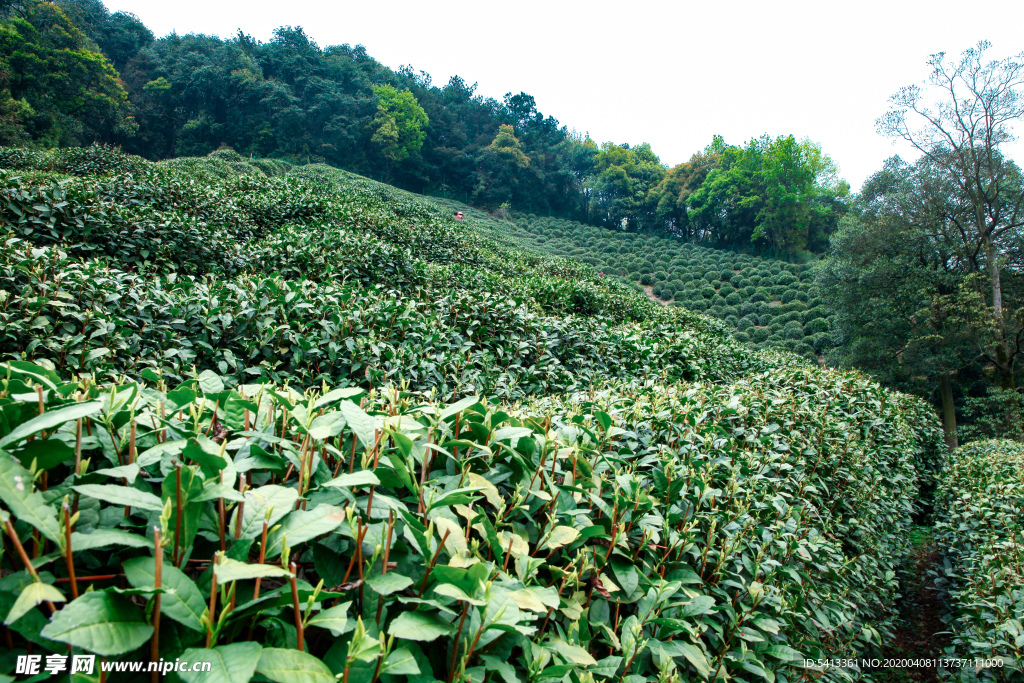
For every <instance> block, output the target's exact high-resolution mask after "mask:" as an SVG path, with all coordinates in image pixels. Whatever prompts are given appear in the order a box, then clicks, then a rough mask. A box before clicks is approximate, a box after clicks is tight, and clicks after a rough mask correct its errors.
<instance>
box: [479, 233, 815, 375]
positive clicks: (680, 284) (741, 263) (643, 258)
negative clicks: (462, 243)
mask: <svg viewBox="0 0 1024 683" xmlns="http://www.w3.org/2000/svg"><path fill="white" fill-rule="evenodd" d="M495 229H499V230H500V229H503V230H504V231H505V232H507V233H509V234H511V235H515V236H516V237H517V238H519V240H520V243H521V244H523V245H525V246H529V247H532V248H535V249H539V250H541V251H544V252H547V253H551V254H555V255H559V256H565V257H568V258H575V259H579V260H581V261H583V262H584V263H589V264H590V265H592V266H593V267H594V268H595V269H596V270H599V271H602V272H604V274H605V275H617V276H620V277H623V278H625V279H626V280H629V281H631V282H637V283H639V284H641V285H644V286H650V287H651V294H652V295H653V296H654V297H656V298H658V299H660V300H662V301H663V302H671V303H672V304H673V305H677V306H683V307H686V308H688V309H690V310H694V311H700V312H704V313H707V314H709V315H712V316H714V317H716V318H719V319H721V320H724V321H726V322H728V323H729V324H730V325H731V326H732V327H733V328H735V329H736V330H737V338H738V339H740V340H741V341H744V342H750V343H753V344H754V345H755V346H758V347H762V348H765V347H773V348H782V349H787V350H790V351H794V352H796V353H798V354H800V355H805V356H807V357H808V358H811V359H813V360H816V359H817V357H818V356H819V355H821V354H823V353H824V351H826V350H827V349H828V348H830V347H831V346H832V344H833V342H832V339H831V336H830V335H829V334H828V331H829V325H828V320H829V317H830V315H831V313H830V311H829V310H828V309H827V308H825V307H824V306H823V305H822V302H821V300H820V298H819V296H818V292H817V289H816V287H815V284H814V273H813V269H812V268H811V266H810V264H792V263H786V262H782V261H776V260H772V259H767V258H760V257H756V256H749V255H746V254H737V253H734V252H729V251H722V250H717V249H710V248H707V247H703V246H699V245H694V244H690V243H684V242H681V241H680V240H677V239H674V238H672V237H670V236H666V235H650V234H643V233H622V232H616V231H611V230H607V229H603V228H596V227H593V226H589V225H584V224H581V223H576V222H570V221H564V220H558V219H545V218H537V217H535V216H527V217H514V218H513V219H511V220H509V221H507V222H505V223H504V226H503V228H495Z"/></svg>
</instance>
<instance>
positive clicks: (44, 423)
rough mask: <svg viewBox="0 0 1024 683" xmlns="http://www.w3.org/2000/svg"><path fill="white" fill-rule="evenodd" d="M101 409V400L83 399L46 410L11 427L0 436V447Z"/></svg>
mask: <svg viewBox="0 0 1024 683" xmlns="http://www.w3.org/2000/svg"><path fill="white" fill-rule="evenodd" d="M102 409H103V402H102V401H83V402H81V403H73V404H71V405H67V406H62V407H60V408H57V409H56V410H48V411H46V412H45V413H43V414H42V415H40V416H39V417H35V418H33V419H31V420H29V421H28V422H23V423H22V424H20V425H18V426H17V427H15V428H14V429H12V430H11V432H10V434H8V435H7V436H5V437H3V438H0V448H6V447H7V446H9V445H10V444H14V443H18V442H19V441H22V440H24V439H27V438H28V437H30V436H32V435H33V434H36V433H38V432H41V431H44V430H48V429H53V428H54V427H59V426H60V425H62V424H64V423H65V422H71V421H72V420H78V419H80V418H83V417H88V416H90V415H95V414H96V413H98V412H100V410H102Z"/></svg>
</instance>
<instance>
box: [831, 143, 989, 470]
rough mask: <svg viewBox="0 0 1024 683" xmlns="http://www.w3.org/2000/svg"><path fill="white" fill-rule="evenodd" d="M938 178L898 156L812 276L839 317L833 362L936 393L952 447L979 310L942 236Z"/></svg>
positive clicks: (943, 197) (944, 193)
mask: <svg viewBox="0 0 1024 683" xmlns="http://www.w3.org/2000/svg"><path fill="white" fill-rule="evenodd" d="M934 180H935V178H934V174H933V173H932V172H931V170H930V168H929V164H928V163H927V160H925V161H923V162H919V163H917V164H915V165H913V166H911V165H908V164H906V163H904V162H903V161H901V160H900V159H899V158H898V157H897V158H894V159H890V160H889V161H887V162H886V165H885V168H884V169H883V170H882V171H879V172H878V173H876V174H874V175H873V176H871V177H870V178H869V179H868V180H867V181H866V182H865V183H864V187H863V189H862V191H861V194H860V196H859V197H857V199H856V201H855V202H854V209H855V210H854V211H853V212H852V213H851V214H850V215H847V216H845V217H844V218H843V219H842V221H841V222H840V226H839V229H838V230H837V231H836V233H835V234H833V235H832V238H831V249H830V251H829V253H828V255H827V257H826V258H825V259H824V260H823V261H821V262H820V263H819V264H818V272H817V279H818V286H819V288H820V290H821V292H822V295H823V298H824V299H825V300H826V301H827V302H828V304H829V307H830V308H831V309H832V310H833V311H834V312H835V313H834V316H833V319H832V330H833V334H834V336H835V340H836V342H837V346H836V348H834V349H833V351H832V352H831V353H830V356H831V358H830V361H831V362H832V363H834V364H836V365H844V366H852V367H859V368H862V369H864V370H867V371H868V372H871V373H872V374H874V375H876V376H878V377H879V378H880V379H881V380H883V381H885V382H886V383H888V384H889V385H891V386H897V387H899V388H901V389H904V390H909V391H914V392H919V393H924V394H930V393H933V389H935V390H937V394H938V398H939V403H940V405H941V406H942V415H943V426H944V429H945V434H946V442H947V445H948V446H949V448H950V450H952V449H953V448H955V447H956V445H957V422H956V413H955V409H954V404H953V387H952V377H953V375H954V374H955V373H956V372H957V371H958V370H960V369H962V368H964V367H966V366H968V365H970V364H972V363H975V362H976V360H977V352H978V347H977V345H976V343H975V342H976V335H975V334H974V333H973V331H972V330H971V329H969V328H970V326H965V325H964V324H963V318H964V314H965V313H969V312H970V311H972V310H973V309H974V308H975V302H974V301H972V298H971V296H970V292H965V291H964V289H963V285H964V284H965V283H966V278H967V277H968V276H969V269H968V268H965V265H964V264H963V262H962V261H961V260H960V259H959V258H958V256H957V252H956V245H955V244H951V243H950V242H949V240H947V239H946V237H945V236H946V234H947V231H946V225H947V224H948V219H947V218H946V211H945V206H946V204H947V203H948V201H949V196H948V191H949V188H948V187H943V186H941V185H938V184H936V183H935V182H934Z"/></svg>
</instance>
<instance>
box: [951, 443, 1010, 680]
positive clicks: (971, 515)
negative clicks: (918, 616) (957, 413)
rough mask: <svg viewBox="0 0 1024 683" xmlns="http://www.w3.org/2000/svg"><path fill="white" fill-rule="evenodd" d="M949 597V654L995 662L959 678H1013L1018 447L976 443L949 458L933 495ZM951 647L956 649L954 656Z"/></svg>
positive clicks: (959, 672)
mask: <svg viewBox="0 0 1024 683" xmlns="http://www.w3.org/2000/svg"><path fill="white" fill-rule="evenodd" d="M935 506H936V512H937V516H938V523H937V524H936V529H937V533H938V539H939V543H940V545H941V547H942V551H943V553H944V555H945V563H944V571H943V572H942V574H941V576H940V580H939V583H940V586H941V587H942V588H944V589H945V590H947V591H948V592H949V597H950V602H951V603H952V615H951V621H950V624H949V625H950V629H951V631H952V645H951V646H950V648H948V650H947V654H948V655H949V656H951V657H961V658H964V659H969V660H971V661H972V662H973V661H974V660H989V661H991V660H998V663H997V665H996V666H993V667H990V668H981V669H976V668H975V667H974V666H971V667H967V668H965V669H963V670H957V671H953V672H952V673H953V675H954V677H955V678H957V679H958V680H961V681H978V680H981V681H1013V680H1020V677H1021V675H1022V673H1024V668H1022V662H1024V626H1022V623H1024V517H1022V515H1021V511H1022V510H1024V445H1022V444H1021V443H1020V442H1016V441H1002V440H987V441H975V442H972V443H969V444H967V445H965V446H961V447H960V448H959V449H957V450H956V451H955V452H954V453H953V455H952V456H951V457H950V462H949V465H948V467H947V470H946V472H945V473H944V475H943V476H942V478H941V479H940V480H939V486H938V491H937V494H936V500H935ZM954 653H955V654H954Z"/></svg>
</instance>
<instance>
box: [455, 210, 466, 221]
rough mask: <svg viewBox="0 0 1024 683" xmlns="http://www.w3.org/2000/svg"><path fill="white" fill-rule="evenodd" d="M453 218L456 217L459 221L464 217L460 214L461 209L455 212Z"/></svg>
mask: <svg viewBox="0 0 1024 683" xmlns="http://www.w3.org/2000/svg"><path fill="white" fill-rule="evenodd" d="M455 218H457V219H458V220H460V221H461V220H462V219H463V218H465V216H463V215H462V212H461V211H456V212H455Z"/></svg>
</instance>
